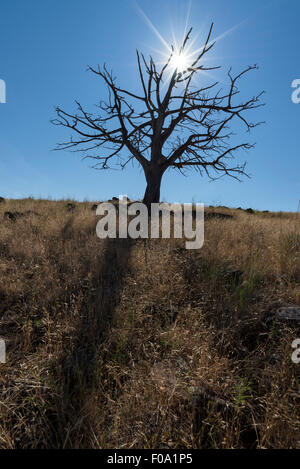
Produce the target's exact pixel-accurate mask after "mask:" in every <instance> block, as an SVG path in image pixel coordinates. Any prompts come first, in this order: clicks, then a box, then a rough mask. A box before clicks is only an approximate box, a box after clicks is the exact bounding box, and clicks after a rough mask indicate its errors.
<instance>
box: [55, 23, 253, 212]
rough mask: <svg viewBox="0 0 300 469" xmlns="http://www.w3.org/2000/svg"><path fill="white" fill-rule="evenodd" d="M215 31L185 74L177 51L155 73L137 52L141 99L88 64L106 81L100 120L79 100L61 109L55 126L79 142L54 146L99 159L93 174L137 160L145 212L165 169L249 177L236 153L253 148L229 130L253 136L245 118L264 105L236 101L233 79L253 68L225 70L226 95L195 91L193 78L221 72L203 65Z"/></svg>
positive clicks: (214, 87)
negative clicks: (236, 125) (73, 107)
mask: <svg viewBox="0 0 300 469" xmlns="http://www.w3.org/2000/svg"><path fill="white" fill-rule="evenodd" d="M212 28H213V24H212V25H211V27H210V30H209V33H208V36H207V39H206V41H205V43H204V45H203V47H202V48H201V49H200V52H199V53H198V55H197V56H195V59H194V60H193V61H192V63H191V64H190V65H189V66H187V68H186V69H184V70H180V69H179V67H177V68H176V67H174V63H173V61H174V56H175V51H174V47H172V48H171V52H170V55H169V58H168V59H167V60H166V63H165V64H164V65H163V66H161V67H160V69H158V67H157V64H156V63H155V62H154V60H153V59H152V57H150V59H149V61H147V60H146V59H145V57H144V55H143V54H140V53H139V52H138V51H137V63H138V73H139V79H140V83H141V90H142V92H141V94H137V93H135V92H131V91H128V90H125V89H122V88H120V87H119V86H118V84H117V82H116V79H115V77H114V76H113V74H112V72H111V71H109V70H108V69H107V67H106V66H105V65H104V66H103V68H100V67H99V66H98V68H97V69H94V68H92V67H89V70H90V71H91V72H93V73H94V74H96V75H98V76H99V77H100V78H101V79H103V80H104V82H105V83H106V85H107V88H108V100H107V101H106V102H104V101H100V104H99V105H98V108H99V114H97V115H95V114H92V113H89V112H88V111H86V110H85V109H84V108H83V106H82V105H81V104H80V103H79V102H76V104H77V111H76V113H74V114H71V113H68V112H66V111H64V110H62V109H61V108H59V107H58V108H57V109H56V112H57V118H56V119H55V120H53V121H52V122H53V123H54V124H56V125H59V126H63V127H67V128H68V129H71V131H72V132H73V134H74V135H75V136H76V138H73V135H72V136H71V138H70V140H69V141H68V142H67V143H60V144H58V146H57V149H71V150H74V151H82V152H84V154H85V158H92V159H94V160H96V163H95V165H94V167H95V168H97V169H108V168H111V164H112V163H113V162H114V161H115V162H117V163H119V164H120V166H121V167H122V168H124V167H125V166H126V165H127V164H128V163H129V162H131V161H137V162H138V163H139V164H140V165H141V167H142V168H143V170H144V173H145V177H146V181H147V187H146V191H145V195H144V199H143V202H144V203H145V204H146V205H147V206H148V207H150V204H151V203H154V202H159V199H160V187H161V181H162V177H163V175H164V173H165V172H166V170H167V169H169V168H175V169H178V170H179V171H181V172H183V173H184V170H185V169H186V168H189V167H191V168H194V169H196V170H198V171H199V172H200V174H201V175H202V174H203V173H204V174H206V175H207V176H208V177H209V178H211V179H216V178H218V177H220V176H223V175H228V176H232V177H234V178H236V179H239V178H240V176H242V175H247V174H246V172H245V165H246V163H244V162H243V163H241V164H238V163H236V162H235V154H236V152H238V150H242V149H243V150H249V149H250V148H252V147H253V145H252V144H250V143H248V142H244V143H239V144H232V143H231V142H232V138H231V137H232V135H233V134H232V131H231V130H230V126H231V124H232V123H233V121H240V122H241V123H242V124H243V125H245V127H246V130H247V131H250V129H252V128H254V127H255V126H257V125H259V123H256V124H254V123H252V122H249V120H248V116H247V113H248V111H249V110H253V109H256V108H258V107H260V106H261V105H262V104H260V96H261V95H262V93H260V94H259V95H257V96H254V97H252V98H249V99H247V100H245V101H241V102H236V101H237V98H236V97H237V95H238V94H239V90H238V88H237V83H238V81H239V80H240V79H241V78H242V77H243V76H244V75H245V74H247V73H248V72H250V71H251V70H254V69H257V66H256V65H254V66H249V67H247V68H246V69H244V70H243V71H242V72H240V73H239V74H237V75H235V76H234V75H233V74H232V70H231V69H230V70H229V72H228V82H229V85H228V88H227V90H226V91H224V90H222V88H220V87H219V82H214V83H211V84H210V85H208V86H205V87H203V88H200V89H197V87H196V88H195V86H194V81H193V78H194V76H195V75H196V74H198V73H199V72H203V71H209V70H213V69H216V68H220V67H207V66H205V63H204V60H203V59H204V57H205V56H206V54H207V53H208V52H209V51H210V50H211V49H212V47H213V46H214V44H215V42H213V41H211V34H212ZM191 31H192V29H190V31H189V32H188V33H187V35H186V37H185V38H184V40H183V43H182V44H181V47H180V50H179V57H180V56H184V53H185V50H186V45H187V43H188V40H189V38H190V34H191ZM170 71H171V73H169V72H170Z"/></svg>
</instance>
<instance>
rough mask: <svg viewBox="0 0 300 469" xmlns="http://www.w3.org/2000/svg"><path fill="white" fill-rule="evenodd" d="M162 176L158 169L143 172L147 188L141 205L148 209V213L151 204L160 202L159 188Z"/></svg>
mask: <svg viewBox="0 0 300 469" xmlns="http://www.w3.org/2000/svg"><path fill="white" fill-rule="evenodd" d="M162 176H163V172H162V171H161V170H160V168H154V169H153V168H151V169H150V168H149V169H148V170H147V171H145V177H146V181H147V187H146V191H145V195H144V199H143V203H144V204H145V205H146V207H147V208H148V211H149V210H150V209H151V204H154V203H159V201H160V186H161V180H162Z"/></svg>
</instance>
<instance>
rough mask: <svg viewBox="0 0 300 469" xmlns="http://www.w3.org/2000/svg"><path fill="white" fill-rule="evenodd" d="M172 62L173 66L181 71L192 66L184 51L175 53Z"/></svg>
mask: <svg viewBox="0 0 300 469" xmlns="http://www.w3.org/2000/svg"><path fill="white" fill-rule="evenodd" d="M171 64H172V67H173V68H174V69H176V70H178V71H179V72H183V71H184V70H186V69H187V68H189V66H190V64H189V60H188V57H187V55H185V54H184V53H182V52H181V53H180V54H174V56H173V57H172V60H171Z"/></svg>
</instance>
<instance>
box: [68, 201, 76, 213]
mask: <svg viewBox="0 0 300 469" xmlns="http://www.w3.org/2000/svg"><path fill="white" fill-rule="evenodd" d="M75 208H76V205H75V204H72V203H71V202H69V203H68V204H67V205H66V209H67V210H68V212H74V210H75Z"/></svg>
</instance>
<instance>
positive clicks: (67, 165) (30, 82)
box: [0, 0, 300, 211]
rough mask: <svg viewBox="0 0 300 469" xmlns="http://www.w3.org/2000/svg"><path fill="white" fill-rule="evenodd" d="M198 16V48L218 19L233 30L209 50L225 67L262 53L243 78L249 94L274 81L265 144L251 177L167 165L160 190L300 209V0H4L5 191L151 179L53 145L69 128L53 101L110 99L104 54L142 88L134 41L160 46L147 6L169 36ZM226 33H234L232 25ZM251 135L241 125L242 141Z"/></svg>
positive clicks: (101, 187)
mask: <svg viewBox="0 0 300 469" xmlns="http://www.w3.org/2000/svg"><path fill="white" fill-rule="evenodd" d="M190 4H191V7H190V21H189V25H190V26H193V30H194V33H195V34H197V33H199V38H198V39H197V41H196V45H199V46H201V45H202V42H201V39H203V38H204V36H205V33H206V32H207V30H208V28H209V25H210V23H211V21H214V24H215V27H214V37H218V36H220V35H222V34H223V33H225V32H227V34H225V35H224V37H223V38H221V39H220V40H219V41H218V42H217V44H216V46H215V48H214V49H213V51H212V52H211V55H210V56H211V63H212V65H221V66H222V70H223V75H222V76H223V77H224V78H225V77H226V73H227V69H228V68H229V66H232V67H233V69H234V71H240V70H242V69H243V68H245V67H247V66H248V65H252V64H254V63H257V64H258V65H259V67H260V68H259V70H258V71H256V72H253V73H252V74H251V75H249V76H248V77H247V78H246V79H245V80H244V81H243V83H242V86H241V91H242V95H243V97H248V96H252V95H253V94H256V93H257V92H259V91H261V90H265V91H266V95H265V96H264V102H265V103H266V106H265V107H264V108H262V109H260V110H258V111H257V112H256V114H255V116H254V118H255V120H265V121H266V124H265V125H264V126H261V127H259V128H257V129H255V130H254V131H253V133H252V134H251V135H250V137H247V138H250V141H251V142H256V143H257V144H256V147H255V149H254V150H251V151H250V152H249V153H248V154H246V155H244V154H241V155H240V157H241V159H243V158H245V157H246V159H247V161H248V172H249V173H250V174H251V175H252V178H251V179H247V178H244V180H243V183H239V182H236V181H234V180H232V179H231V178H223V179H221V180H218V181H217V182H213V183H211V182H209V181H208V180H207V178H205V177H203V178H201V177H200V176H199V175H198V174H197V173H194V172H190V173H189V175H188V176H187V177H183V176H181V175H180V174H178V173H176V172H174V171H170V172H168V173H167V175H165V176H164V179H163V183H162V192H161V196H162V199H163V200H167V201H170V202H171V201H173V202H189V201H192V200H194V201H196V202H204V203H206V204H208V205H209V204H222V205H228V206H242V207H244V208H247V207H253V208H256V209H269V210H287V211H294V210H296V209H297V205H298V200H299V199H300V159H299V130H300V104H298V105H297V104H293V103H292V100H291V94H292V88H291V83H292V81H293V80H295V79H297V78H300V60H299V59H300V52H299V18H300V2H299V0H272V1H263V0H259V1H258V0H252V1H251V2H244V1H243V2H242V1H240V0H226V1H225V0H209V1H207V0H193V1H192V2H190V1H188V0H137V1H134V0H110V1H109V2H107V1H104V0H86V1H85V2H82V1H81V0H51V1H50V0H43V1H39V0H26V1H24V0H1V6H0V45H1V47H0V79H2V80H5V82H6V86H7V102H6V104H0V195H1V196H4V197H8V198H20V197H27V196H34V197H52V198H67V197H70V198H75V199H78V200H83V199H85V198H86V199H89V200H104V199H106V198H111V197H112V196H115V195H118V194H128V196H129V197H132V198H135V197H141V196H142V195H143V192H144V189H145V180H144V176H143V174H142V172H141V171H140V169H139V168H131V167H128V169H127V170H125V171H111V172H108V171H105V172H101V171H95V170H93V169H91V168H90V165H91V163H89V162H88V161H87V160H85V161H82V160H81V158H80V156H79V155H78V154H74V153H70V152H53V151H52V149H53V148H54V147H55V145H56V143H57V142H61V141H64V140H66V138H67V136H68V132H67V131H66V129H61V128H58V127H54V126H53V125H51V123H50V120H51V119H52V118H54V117H55V112H54V108H55V106H56V105H60V106H61V107H62V108H63V109H66V110H70V111H71V110H73V109H74V100H75V99H77V100H79V101H80V102H82V103H83V104H85V105H86V106H87V107H88V108H89V109H91V110H93V106H94V104H95V103H96V102H97V101H98V100H99V99H101V98H105V97H106V89H105V86H103V84H102V82H101V81H100V80H99V79H97V77H95V76H92V75H91V74H90V73H88V72H86V68H87V65H97V64H98V63H99V64H103V63H104V62H106V63H107V64H108V65H109V66H110V67H111V68H112V69H113V71H114V73H115V75H116V76H117V78H118V82H119V84H120V85H122V87H127V88H129V89H132V90H136V89H137V86H138V83H137V67H136V60H135V58H136V55H135V50H136V48H138V49H139V50H141V51H142V52H144V53H145V55H148V54H150V53H151V54H153V55H154V56H155V52H154V49H157V50H160V49H163V46H162V44H161V42H160V40H159V39H158V37H157V36H156V35H155V33H154V31H153V30H152V29H151V28H150V27H149V25H148V24H147V22H146V21H145V18H144V16H143V15H142V14H141V12H140V10H141V9H142V10H143V11H144V13H145V15H146V16H147V17H148V18H149V20H150V21H151V22H152V23H153V25H154V26H155V28H156V29H157V30H158V31H159V32H160V33H161V35H162V36H163V37H164V38H165V39H166V40H167V42H170V43H171V42H172V29H173V30H174V31H175V34H176V36H178V39H180V38H181V35H182V33H183V30H184V25H185V20H186V17H187V12H188V9H189V5H190ZM228 31H229V32H228ZM244 139H245V136H244V135H242V134H241V140H244Z"/></svg>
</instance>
